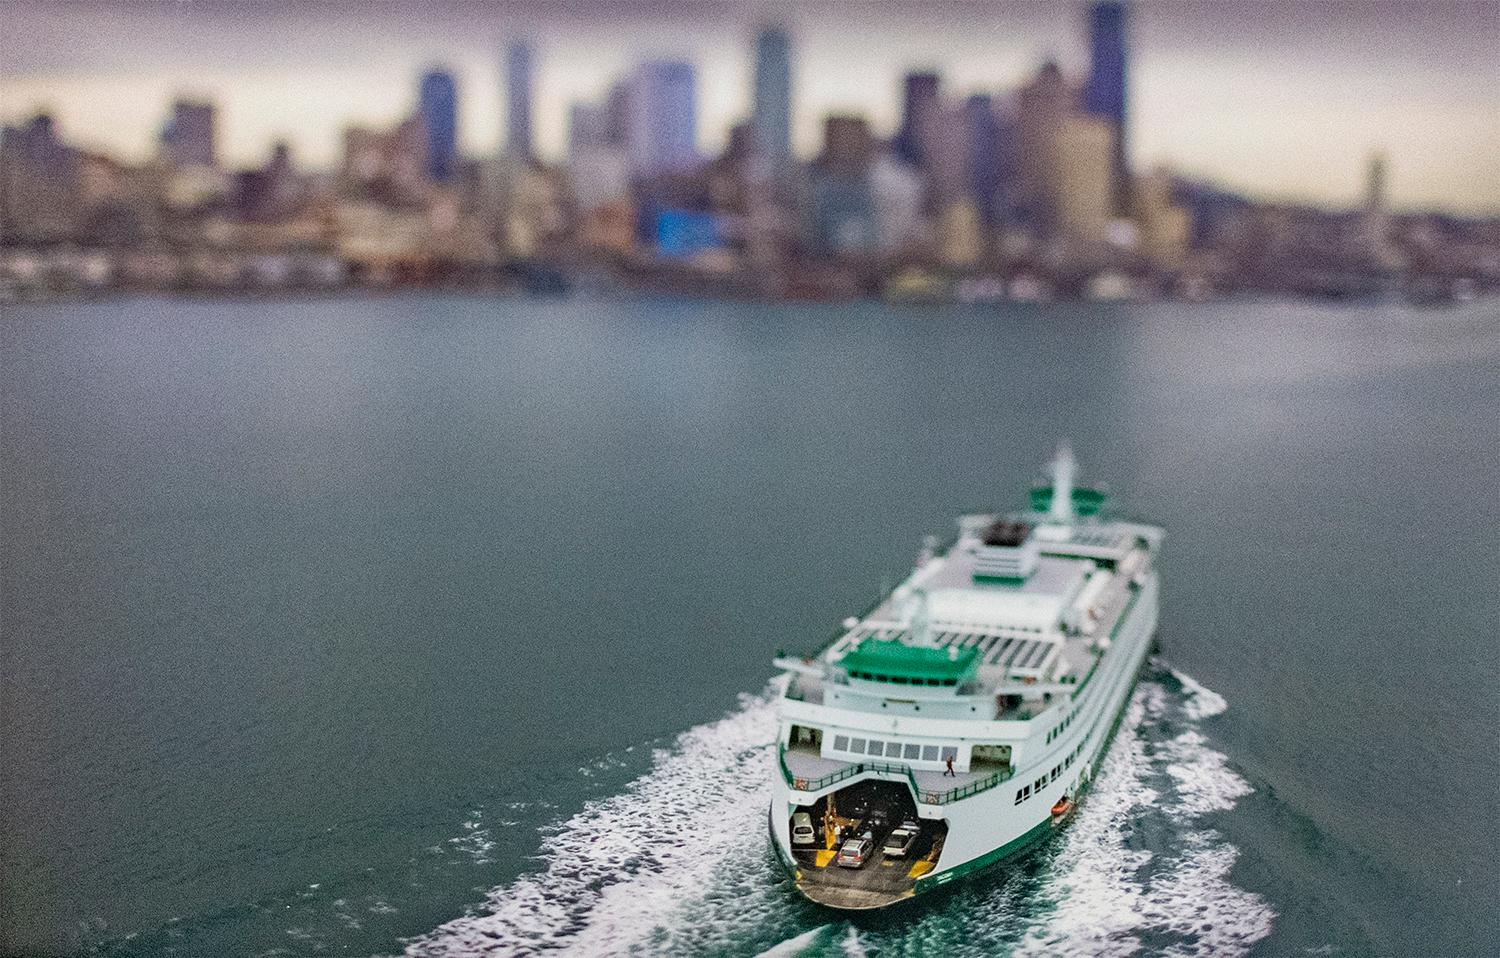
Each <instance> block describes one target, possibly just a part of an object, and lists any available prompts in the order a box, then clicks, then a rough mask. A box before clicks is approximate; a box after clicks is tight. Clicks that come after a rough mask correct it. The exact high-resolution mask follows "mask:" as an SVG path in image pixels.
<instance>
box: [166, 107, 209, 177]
mask: <svg viewBox="0 0 1500 958" xmlns="http://www.w3.org/2000/svg"><path fill="white" fill-rule="evenodd" d="M214 112H215V111H214V107H213V104H211V103H201V102H194V101H191V100H177V101H175V102H173V104H172V115H171V116H170V117H169V118H168V119H167V122H166V125H165V126H163V127H162V131H161V155H162V159H163V160H165V161H166V162H168V163H170V164H172V165H173V166H215V165H217V163H218V147H217V143H216V142H215V129H214V127H215V119H214Z"/></svg>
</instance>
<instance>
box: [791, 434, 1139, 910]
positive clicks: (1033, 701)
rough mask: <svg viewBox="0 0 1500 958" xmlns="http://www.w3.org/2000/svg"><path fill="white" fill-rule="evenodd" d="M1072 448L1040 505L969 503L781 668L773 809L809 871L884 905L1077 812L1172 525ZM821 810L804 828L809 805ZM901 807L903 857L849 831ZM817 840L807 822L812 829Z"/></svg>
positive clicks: (815, 887)
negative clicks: (870, 848) (832, 633)
mask: <svg viewBox="0 0 1500 958" xmlns="http://www.w3.org/2000/svg"><path fill="white" fill-rule="evenodd" d="M1075 468H1076V467H1075V465H1074V462H1073V459H1072V456H1071V454H1070V453H1069V452H1068V451H1067V449H1066V447H1063V448H1062V449H1061V450H1059V454H1058V457H1057V459H1056V460H1055V461H1054V463H1053V466H1052V485H1051V486H1050V487H1040V488H1038V489H1036V490H1033V493H1032V503H1031V505H1032V509H1031V510H1030V511H1026V512H1020V513H1015V514H1011V515H975V516H965V517H964V518H962V519H961V520H959V533H958V536H957V539H956V540H955V541H954V542H953V544H952V545H950V546H949V547H948V548H947V549H945V550H941V551H936V552H932V553H930V554H925V553H924V557H923V560H922V562H921V563H920V564H919V566H918V568H916V569H915V570H914V571H913V572H912V573H911V575H910V576H909V577H908V578H907V579H906V581H905V582H903V583H901V584H900V585H899V586H897V587H896V589H894V590H893V591H892V592H891V593H890V594H889V595H887V596H885V597H884V598H883V599H882V601H881V602H880V603H879V604H878V605H877V606H876V607H875V608H874V609H872V610H871V611H870V612H868V613H867V614H865V615H863V616H859V617H854V618H851V619H849V620H846V622H845V628H844V629H843V630H842V631H841V633H840V634H839V635H838V636H837V637H836V638H835V639H834V640H833V641H832V642H831V643H830V644H829V645H828V646H827V647H826V648H824V649H822V650H821V651H820V652H818V653H817V654H816V655H814V656H811V657H809V658H805V659H797V658H789V657H783V658H779V659H777V660H776V664H777V666H778V667H780V668H782V669H783V670H784V673H785V675H784V683H785V685H784V693H783V698H782V700H781V703H780V705H781V709H780V713H781V714H780V723H779V727H778V731H779V736H780V741H779V746H778V750H777V752H778V755H777V759H778V766H779V767H778V769H777V773H776V774H775V776H774V787H773V796H772V804H771V810H770V826H771V833H772V840H773V842H774V844H775V846H776V848H777V851H778V854H779V855H780V857H781V859H782V861H783V862H784V863H785V864H786V865H787V866H788V867H789V868H790V869H792V870H793V872H794V873H795V875H796V878H797V883H798V887H799V888H801V889H802V891H803V892H804V893H805V894H806V895H807V896H808V897H809V898H812V899H813V900H815V901H818V902H821V903H823V904H827V905H830V906H833V907H838V908H878V907H882V906H884V905H888V904H891V903H893V902H896V901H900V900H902V899H904V898H909V897H911V896H912V895H915V894H917V893H919V892H921V891H924V890H926V889H929V888H932V887H935V886H937V885H941V884H943V883H944V882H947V881H950V880H952V879H954V878H956V877H958V876H960V875H962V874H965V873H967V872H969V871H972V870H975V869H977V868H980V867H983V866H986V865H990V864H993V863H995V862H998V861H1000V860H1001V859H1003V858H1005V857H1007V856H1009V855H1010V854H1012V853H1014V852H1016V851H1019V850H1021V849H1022V848H1024V847H1026V846H1027V845H1029V844H1030V843H1031V842H1032V841H1034V840H1036V839H1038V838H1040V837H1042V836H1044V835H1046V834H1047V833H1049V832H1050V830H1051V829H1052V828H1054V827H1056V826H1058V825H1060V824H1062V823H1063V822H1064V821H1065V820H1066V818H1067V817H1068V816H1069V815H1071V813H1072V809H1073V807H1074V803H1076V802H1077V801H1078V800H1079V799H1080V798H1081V797H1082V795H1083V793H1084V791H1085V790H1086V789H1087V786H1088V783H1089V779H1090V777H1091V775H1092V773H1093V771H1094V769H1095V768H1096V767H1097V764H1098V760H1099V759H1100V758H1101V757H1102V754H1103V752H1104V750H1105V749H1106V748H1107V746H1108V743H1109V740H1110V738H1111V737H1112V735H1113V732H1114V729H1115V726H1116V724H1117V723H1118V721H1119V717H1120V715H1121V713H1122V711H1123V709H1124V707H1125V703H1126V700H1127V698H1128V696H1129V694H1130V690H1131V688H1132V687H1133V685H1134V682H1135V678H1136V675H1137V674H1138V673H1139V671H1140V668H1141V664H1142V663H1143V661H1144V660H1145V658H1146V655H1147V653H1148V651H1149V650H1150V647H1151V644H1152V640H1153V636H1154V633H1155V630H1156V616H1157V577H1156V571H1155V565H1154V562H1155V558H1156V554H1157V551H1158V549H1159V547H1160V543H1161V539H1162V532H1161V530H1160V529H1157V528H1155V527H1153V526H1148V525H1141V524H1137V523H1133V522H1125V521H1108V520H1105V519H1103V518H1101V517H1100V516H1099V515H1098V512H1099V509H1100V507H1101V505H1102V504H1103V496H1102V494H1100V493H1098V492H1097V491H1095V490H1092V489H1087V488H1076V487H1075V486H1074V477H1075ZM799 812H801V813H806V814H809V815H811V817H812V819H813V821H814V822H815V824H816V825H817V828H816V841H815V842H814V843H813V844H812V845H806V844H803V845H793V843H792V840H791V832H790V823H791V819H792V816H793V815H794V814H797V813H799ZM904 821H912V822H915V823H916V824H917V825H918V826H919V827H920V830H921V837H920V839H919V840H918V842H917V843H916V845H915V846H914V847H913V848H912V849H911V850H910V851H909V852H908V853H907V854H906V855H905V856H904V857H903V859H901V860H900V861H897V860H894V859H892V860H889V861H886V860H881V859H880V856H879V854H878V853H877V855H876V856H875V858H874V860H871V861H868V862H866V863H865V864H863V865H861V866H859V867H857V868H849V867H839V865H838V863H837V862H836V861H835V859H836V857H837V856H836V852H837V846H838V844H839V843H841V842H843V841H845V840H847V839H849V838H851V837H858V836H860V835H864V834H865V833H867V832H869V833H876V834H874V838H875V840H876V841H877V842H879V841H883V839H884V834H885V833H888V832H890V831H891V830H892V829H893V828H895V827H897V826H899V825H900V824H901V823H902V822H904ZM804 840H805V838H804Z"/></svg>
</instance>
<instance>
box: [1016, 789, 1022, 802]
mask: <svg viewBox="0 0 1500 958" xmlns="http://www.w3.org/2000/svg"><path fill="white" fill-rule="evenodd" d="M1016 804H1017V805H1019V804H1021V793H1020V792H1019V791H1018V792H1016Z"/></svg>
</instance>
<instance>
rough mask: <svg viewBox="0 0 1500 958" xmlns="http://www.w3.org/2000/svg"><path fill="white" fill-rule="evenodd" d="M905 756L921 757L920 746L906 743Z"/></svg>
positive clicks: (909, 757) (911, 757) (910, 757)
mask: <svg viewBox="0 0 1500 958" xmlns="http://www.w3.org/2000/svg"><path fill="white" fill-rule="evenodd" d="M906 757H907V758H908V759H917V758H921V757H922V746H920V745H910V744H908V745H907V746H906Z"/></svg>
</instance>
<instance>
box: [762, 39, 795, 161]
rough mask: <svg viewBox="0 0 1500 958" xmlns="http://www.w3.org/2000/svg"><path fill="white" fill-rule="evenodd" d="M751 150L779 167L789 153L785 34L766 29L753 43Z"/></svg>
mask: <svg viewBox="0 0 1500 958" xmlns="http://www.w3.org/2000/svg"><path fill="white" fill-rule="evenodd" d="M754 126H755V149H756V152H757V153H758V154H759V156H760V157H761V159H763V160H765V161H766V162H767V163H769V164H770V165H772V166H779V165H781V164H783V163H785V162H786V161H787V159H788V158H790V156H791V153H792V51H791V40H790V39H789V38H788V37H787V34H786V31H784V30H781V29H778V28H775V27H770V28H767V29H765V30H762V31H761V32H760V35H759V36H758V37H756V40H755V116H754Z"/></svg>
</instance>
